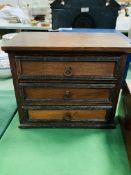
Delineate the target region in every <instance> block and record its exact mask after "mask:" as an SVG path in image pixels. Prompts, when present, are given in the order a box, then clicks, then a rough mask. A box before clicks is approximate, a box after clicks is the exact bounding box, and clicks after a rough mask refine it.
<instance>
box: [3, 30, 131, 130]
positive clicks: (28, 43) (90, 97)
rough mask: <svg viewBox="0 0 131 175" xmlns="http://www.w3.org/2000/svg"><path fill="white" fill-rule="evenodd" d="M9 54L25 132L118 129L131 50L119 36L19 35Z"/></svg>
mask: <svg viewBox="0 0 131 175" xmlns="http://www.w3.org/2000/svg"><path fill="white" fill-rule="evenodd" d="M2 49H3V50H5V51H6V52H7V53H8V54H9V59H10V64H11V71H12V76H13V82H14V87H15V93H16V99H17V104H18V112H19V118H20V127H21V128H29V127H85V128H86V127H87V128H113V127H115V120H114V117H115V111H116V106H117V100H118V95H119V90H120V88H121V84H122V77H123V72H124V66H125V62H126V56H127V53H128V52H130V51H131V48H130V44H129V43H127V42H126V41H125V40H124V39H123V38H122V37H121V36H118V34H116V33H59V32H44V33H42V32H30V33H26V32H23V33H19V34H18V35H17V36H16V37H15V38H13V39H12V40H11V41H9V42H8V43H6V44H5V45H4V46H3V47H2Z"/></svg>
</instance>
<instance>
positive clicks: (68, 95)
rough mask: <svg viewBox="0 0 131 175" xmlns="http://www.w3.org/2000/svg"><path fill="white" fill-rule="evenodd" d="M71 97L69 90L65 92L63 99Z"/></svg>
mask: <svg viewBox="0 0 131 175" xmlns="http://www.w3.org/2000/svg"><path fill="white" fill-rule="evenodd" d="M70 97H71V92H70V91H69V90H66V91H65V98H70Z"/></svg>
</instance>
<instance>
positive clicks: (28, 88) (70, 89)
mask: <svg viewBox="0 0 131 175" xmlns="http://www.w3.org/2000/svg"><path fill="white" fill-rule="evenodd" d="M114 88H115V85H114V84H106V85H105V84H97V85H96V84H55V83H54V84H37V83H36V84H29V83H27V84H24V83H22V84H20V89H21V96H22V98H23V103H31V104H36V105H40V104H48V103H49V104H65V103H68V104H73V103H88V102H93V103H100V102H101V103H109V102H111V101H112V99H113V96H114V94H113V93H114Z"/></svg>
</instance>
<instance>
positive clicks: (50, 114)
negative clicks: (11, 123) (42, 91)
mask: <svg viewBox="0 0 131 175" xmlns="http://www.w3.org/2000/svg"><path fill="white" fill-rule="evenodd" d="M28 115H29V119H46V120H70V121H74V120H76V121H77V120H78V121H82V120H87V119H88V120H89V119H93V120H94V119H97V120H105V115H106V110H105V109H103V110H102V109H92V110H89V109H88V110H31V109H30V110H28Z"/></svg>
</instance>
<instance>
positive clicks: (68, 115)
mask: <svg viewBox="0 0 131 175" xmlns="http://www.w3.org/2000/svg"><path fill="white" fill-rule="evenodd" d="M63 119H64V120H65V121H71V119H72V116H71V114H70V113H69V112H66V113H65V115H64V118H63Z"/></svg>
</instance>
